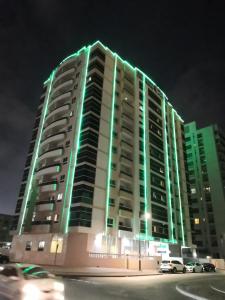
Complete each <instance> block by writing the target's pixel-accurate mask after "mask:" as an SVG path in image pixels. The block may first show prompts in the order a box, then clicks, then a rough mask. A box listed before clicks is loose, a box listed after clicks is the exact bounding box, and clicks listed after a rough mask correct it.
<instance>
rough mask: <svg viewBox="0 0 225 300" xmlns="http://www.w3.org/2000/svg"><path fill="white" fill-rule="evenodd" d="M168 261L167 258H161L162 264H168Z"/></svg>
mask: <svg viewBox="0 0 225 300" xmlns="http://www.w3.org/2000/svg"><path fill="white" fill-rule="evenodd" d="M169 263H170V261H169V260H163V261H162V264H169Z"/></svg>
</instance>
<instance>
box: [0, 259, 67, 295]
mask: <svg viewBox="0 0 225 300" xmlns="http://www.w3.org/2000/svg"><path fill="white" fill-rule="evenodd" d="M0 295H3V296H6V297H7V299H14V300H15V299H17V300H30V299H32V300H47V299H48V300H50V299H51V300H53V299H54V300H64V285H63V283H62V282H60V281H58V280H56V278H55V276H54V275H53V274H51V273H49V272H48V271H47V270H45V269H43V268H42V267H39V266H37V265H29V264H8V265H4V266H0Z"/></svg>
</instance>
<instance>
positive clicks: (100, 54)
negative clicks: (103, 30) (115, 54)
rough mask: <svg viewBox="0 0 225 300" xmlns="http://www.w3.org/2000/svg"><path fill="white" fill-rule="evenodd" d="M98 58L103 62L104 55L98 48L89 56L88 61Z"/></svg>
mask: <svg viewBox="0 0 225 300" xmlns="http://www.w3.org/2000/svg"><path fill="white" fill-rule="evenodd" d="M95 57H98V58H100V59H101V60H103V61H105V53H104V52H103V51H101V50H100V49H99V48H96V49H94V50H93V51H92V52H91V54H90V59H92V58H95Z"/></svg>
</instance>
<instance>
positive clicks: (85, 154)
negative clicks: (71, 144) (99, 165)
mask: <svg viewBox="0 0 225 300" xmlns="http://www.w3.org/2000/svg"><path fill="white" fill-rule="evenodd" d="M96 160H97V150H95V149H93V148H92V147H90V146H88V145H86V146H84V147H82V148H81V149H80V150H79V152H78V156H77V164H79V163H82V162H89V163H90V164H93V165H96Z"/></svg>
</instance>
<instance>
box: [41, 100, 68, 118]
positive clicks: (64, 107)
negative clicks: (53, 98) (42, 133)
mask: <svg viewBox="0 0 225 300" xmlns="http://www.w3.org/2000/svg"><path fill="white" fill-rule="evenodd" d="M69 109H70V105H69V104H64V105H61V106H58V107H56V108H55V109H54V110H53V111H51V112H50V113H49V114H48V115H47V117H46V118H45V123H49V122H51V121H53V120H51V119H52V118H53V117H55V118H57V117H58V116H59V115H62V114H63V113H65V112H66V111H67V110H69Z"/></svg>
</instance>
